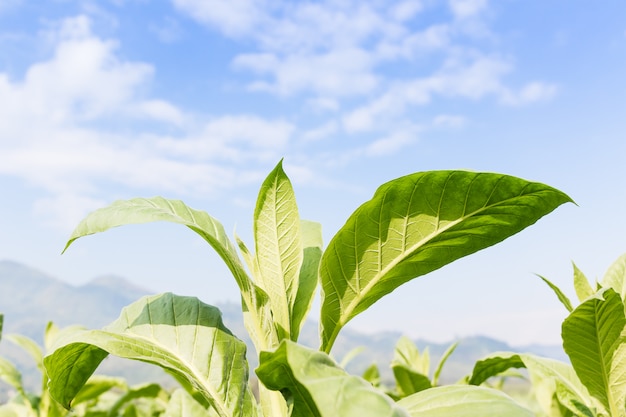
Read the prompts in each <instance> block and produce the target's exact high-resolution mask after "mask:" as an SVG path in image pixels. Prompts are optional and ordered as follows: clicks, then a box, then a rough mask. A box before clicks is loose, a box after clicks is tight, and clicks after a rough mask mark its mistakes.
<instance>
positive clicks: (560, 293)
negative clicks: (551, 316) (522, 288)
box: [537, 275, 574, 312]
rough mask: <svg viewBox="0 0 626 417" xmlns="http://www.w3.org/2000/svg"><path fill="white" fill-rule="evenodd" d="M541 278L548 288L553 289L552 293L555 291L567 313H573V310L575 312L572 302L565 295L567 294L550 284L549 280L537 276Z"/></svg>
mask: <svg viewBox="0 0 626 417" xmlns="http://www.w3.org/2000/svg"><path fill="white" fill-rule="evenodd" d="M537 276H538V277H539V278H541V279H542V280H543V282H545V283H546V284H548V286H549V287H550V288H551V289H552V291H554V293H555V294H556V296H557V298H558V299H559V301H560V302H561V304H563V305H564V306H565V308H566V309H567V311H569V312H571V311H572V310H574V307H572V302H571V301H570V300H569V298H568V297H567V295H565V293H564V292H563V291H561V289H560V288H559V287H557V286H556V285H554V284H553V283H552V282H550V281H549V280H548V279H547V278H545V277H542V276H541V275H537Z"/></svg>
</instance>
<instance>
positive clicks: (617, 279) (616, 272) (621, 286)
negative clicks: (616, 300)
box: [600, 253, 626, 300]
mask: <svg viewBox="0 0 626 417" xmlns="http://www.w3.org/2000/svg"><path fill="white" fill-rule="evenodd" d="M600 283H601V284H602V287H604V288H609V287H610V288H613V289H614V290H615V292H616V293H618V294H619V295H620V297H621V298H622V300H624V298H625V297H626V253H625V254H623V255H622V256H620V257H619V258H617V260H616V261H615V262H613V263H612V264H611V266H610V267H609V269H608V270H607V271H606V273H605V274H604V277H603V278H602V281H601V282H600Z"/></svg>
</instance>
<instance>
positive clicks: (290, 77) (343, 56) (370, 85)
mask: <svg viewBox="0 0 626 417" xmlns="http://www.w3.org/2000/svg"><path fill="white" fill-rule="evenodd" d="M370 58H371V56H370V54H369V53H368V52H366V51H364V50H361V49H356V48H351V49H337V50H333V51H331V52H328V53H324V54H315V55H309V54H302V55H295V54H294V55H289V56H287V57H285V58H284V59H281V58H279V57H278V56H276V55H269V54H259V55H241V56H239V57H237V58H236V59H235V61H234V65H235V66H236V67H238V68H247V69H251V70H253V71H255V72H257V73H259V74H262V75H265V74H270V75H271V76H273V77H274V78H275V82H266V81H261V82H256V83H253V84H252V85H251V88H252V89H255V90H264V91H269V92H273V93H276V94H279V95H284V96H287V95H292V94H296V93H299V92H310V93H314V94H320V95H323V96H327V97H341V96H347V95H355V94H356V95H362V94H366V93H368V92H370V91H372V90H373V89H374V88H375V87H376V86H377V84H378V79H377V77H376V76H375V75H374V74H373V73H372V72H371V70H370V68H371V66H372V64H373V63H372V61H371V59H370Z"/></svg>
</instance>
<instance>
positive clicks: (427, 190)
mask: <svg viewBox="0 0 626 417" xmlns="http://www.w3.org/2000/svg"><path fill="white" fill-rule="evenodd" d="M569 201H571V199H570V198H569V197H568V196H567V195H565V194H564V193H562V192H560V191H558V190H556V189H554V188H551V187H548V186H546V185H543V184H539V183H533V182H528V181H525V180H522V179H519V178H515V177H510V176H506V175H501V174H488V173H473V172H466V171H432V172H422V173H416V174H412V175H408V176H405V177H401V178H398V179H395V180H393V181H390V182H388V183H386V184H383V185H382V186H381V187H379V188H378V190H377V191H376V193H375V194H374V197H373V198H372V199H371V200H370V201H368V202H366V203H364V204H363V205H361V207H359V208H358V209H357V210H356V211H355V212H354V213H353V214H352V215H351V216H350V218H349V219H348V220H347V222H346V224H345V225H344V226H343V227H342V228H341V229H340V230H339V232H338V233H337V234H336V235H335V236H334V237H333V239H332V240H331V242H330V243H329V245H328V248H327V249H326V251H325V252H324V254H323V256H322V260H321V264H320V278H321V285H322V293H323V299H322V311H321V319H320V320H321V339H322V343H321V349H322V350H324V351H326V352H330V350H331V348H332V345H333V343H334V341H335V339H336V337H337V335H338V334H339V331H340V330H341V328H342V327H343V326H344V325H345V324H346V323H347V322H348V321H349V320H351V319H352V318H353V317H354V316H356V315H357V314H359V313H360V312H362V311H364V310H365V309H367V308H368V307H369V306H370V305H372V304H373V303H375V302H376V301H377V300H379V299H380V298H381V297H383V296H384V295H386V294H388V293H390V292H392V291H393V290H395V289H396V288H397V287H399V286H400V285H402V284H404V283H405V282H407V281H409V280H411V279H413V278H415V277H418V276H421V275H424V274H427V273H429V272H431V271H434V270H436V269H438V268H440V267H442V266H444V265H446V264H448V263H450V262H452V261H454V260H456V259H458V258H461V257H463V256H466V255H469V254H471V253H474V252H476V251H478V250H480V249H483V248H486V247H488V246H491V245H493V244H495V243H498V242H500V241H502V240H504V239H506V238H507V237H509V236H511V235H513V234H515V233H517V232H519V231H521V230H522V229H524V228H525V227H527V226H530V225H531V224H533V223H535V222H536V221H537V220H538V219H539V218H541V217H542V216H544V215H546V214H548V213H549V212H551V211H552V210H554V209H555V208H556V207H558V206H559V205H561V204H563V203H566V202H569Z"/></svg>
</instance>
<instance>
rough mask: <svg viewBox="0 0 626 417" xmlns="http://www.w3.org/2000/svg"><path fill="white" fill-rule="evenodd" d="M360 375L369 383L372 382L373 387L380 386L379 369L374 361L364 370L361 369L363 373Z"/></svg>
mask: <svg viewBox="0 0 626 417" xmlns="http://www.w3.org/2000/svg"><path fill="white" fill-rule="evenodd" d="M361 377H362V378H363V379H364V380H366V381H367V382H369V383H370V384H372V385H373V386H374V387H379V386H380V383H381V380H380V370H379V369H378V366H377V365H376V364H375V363H373V364H371V365H370V366H368V367H367V368H366V369H365V371H363V375H361Z"/></svg>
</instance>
